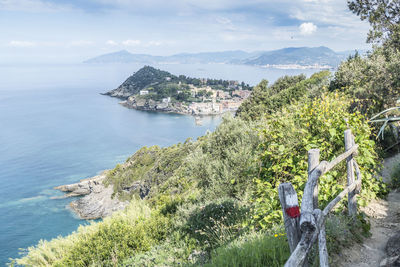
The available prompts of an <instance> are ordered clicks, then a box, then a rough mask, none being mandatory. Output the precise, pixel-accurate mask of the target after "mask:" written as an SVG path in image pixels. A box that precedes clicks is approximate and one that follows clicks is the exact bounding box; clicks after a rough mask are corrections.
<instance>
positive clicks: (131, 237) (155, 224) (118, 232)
mask: <svg viewBox="0 0 400 267" xmlns="http://www.w3.org/2000/svg"><path fill="white" fill-rule="evenodd" d="M169 224H170V223H169V220H168V218H166V217H164V216H161V215H160V214H158V213H157V212H156V211H151V210H150V209H149V207H147V206H146V205H145V203H144V202H143V201H132V203H131V205H130V206H129V207H128V208H127V209H126V210H125V211H123V212H118V213H114V214H113V216H112V217H108V218H106V219H104V220H103V221H102V222H92V223H91V224H90V225H87V226H80V227H79V229H78V231H77V232H74V233H72V234H71V235H69V236H67V237H65V238H62V237H58V238H56V239H53V240H51V241H43V240H41V241H40V242H39V244H38V245H37V246H35V247H30V248H28V254H27V255H26V256H25V257H23V258H21V259H17V264H20V265H25V266H111V265H117V264H118V263H120V262H121V260H122V259H125V258H126V257H128V256H129V255H131V254H132V253H134V252H136V251H145V250H149V249H150V248H151V247H152V246H153V245H155V244H157V243H158V242H159V241H160V240H163V239H164V238H165V236H166V233H167V232H168V228H169Z"/></svg>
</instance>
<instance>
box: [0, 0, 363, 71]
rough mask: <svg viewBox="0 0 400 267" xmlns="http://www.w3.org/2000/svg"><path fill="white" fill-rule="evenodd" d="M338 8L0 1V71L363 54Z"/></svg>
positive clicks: (284, 1)
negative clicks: (282, 53)
mask: <svg viewBox="0 0 400 267" xmlns="http://www.w3.org/2000/svg"><path fill="white" fill-rule="evenodd" d="M368 29H369V25H368V23H367V22H362V21H360V19H359V18H358V17H357V16H356V15H354V14H352V13H351V12H350V11H349V10H348V8H347V2H346V0H271V1H269V0H0V64H1V63H8V62H32V63H35V62H60V63H62V62H70V63H73V62H81V61H83V60H85V59H88V58H91V57H94V56H97V55H100V54H105V53H110V52H115V51H119V50H123V49H126V50H128V51H129V52H132V53H145V54H152V55H172V54H175V53H183V52H190V53H193V52H207V51H226V50H244V51H249V52H251V51H260V50H273V49H280V48H284V47H300V46H309V47H315V46H327V47H329V48H331V49H333V50H335V51H344V50H355V49H367V48H368V47H369V46H368V45H367V44H366V43H365V39H366V35H367V32H368Z"/></svg>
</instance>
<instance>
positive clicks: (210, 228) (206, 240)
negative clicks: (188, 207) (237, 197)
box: [183, 199, 249, 248]
mask: <svg viewBox="0 0 400 267" xmlns="http://www.w3.org/2000/svg"><path fill="white" fill-rule="evenodd" d="M248 213H249V208H248V207H244V206H241V205H240V203H238V202H237V201H233V200H230V199H224V200H222V201H213V202H211V203H208V204H205V205H202V206H197V207H196V208H194V209H193V210H192V211H191V212H190V213H189V214H188V216H187V219H186V223H185V225H184V226H183V231H184V232H185V233H187V234H188V235H189V236H190V237H192V238H194V239H196V240H197V241H198V242H199V243H200V244H202V245H203V246H205V247H207V248H213V247H216V246H219V245H221V244H225V243H228V242H229V241H231V240H232V239H234V238H235V236H236V235H238V233H239V231H240V230H241V229H242V227H243V225H242V224H243V222H245V221H246V219H247V217H248V215H249V214H248Z"/></svg>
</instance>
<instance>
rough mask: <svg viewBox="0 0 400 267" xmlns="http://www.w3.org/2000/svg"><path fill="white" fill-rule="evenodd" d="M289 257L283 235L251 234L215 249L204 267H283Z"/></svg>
mask: <svg viewBox="0 0 400 267" xmlns="http://www.w3.org/2000/svg"><path fill="white" fill-rule="evenodd" d="M289 256H290V251H289V245H288V242H287V239H286V236H285V235H284V234H279V233H277V234H275V235H267V234H265V233H262V232H261V233H253V234H251V235H247V236H244V237H242V238H239V239H238V240H236V241H234V242H232V243H230V244H228V245H226V246H224V247H220V248H218V249H216V250H215V251H214V252H213V253H212V254H211V260H210V262H209V263H207V264H204V265H202V264H201V266H205V267H211V266H213V267H235V266H237V267H247V266H248V267H250V266H251V267H257V266H259V267H261V266H283V265H284V263H285V262H286V260H287V259H288V258H289ZM199 265H200V264H199Z"/></svg>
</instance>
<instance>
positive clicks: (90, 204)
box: [55, 173, 129, 220]
mask: <svg viewBox="0 0 400 267" xmlns="http://www.w3.org/2000/svg"><path fill="white" fill-rule="evenodd" d="M105 177H106V175H105V173H102V174H100V175H98V176H95V177H92V178H88V179H84V180H81V181H80V182H79V183H75V184H69V185H61V186H57V187H55V189H58V190H61V191H63V192H68V193H67V194H66V197H75V196H83V197H82V198H79V199H77V200H74V201H72V202H71V203H70V207H71V208H72V210H73V211H74V212H75V213H77V214H78V216H79V218H81V219H87V220H89V219H99V218H104V217H107V216H109V215H111V214H112V213H113V212H114V211H117V210H122V209H124V208H125V207H126V206H127V205H128V203H129V202H128V201H120V200H118V198H112V194H113V187H112V186H108V187H105V186H104V185H103V180H104V178H105Z"/></svg>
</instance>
